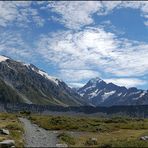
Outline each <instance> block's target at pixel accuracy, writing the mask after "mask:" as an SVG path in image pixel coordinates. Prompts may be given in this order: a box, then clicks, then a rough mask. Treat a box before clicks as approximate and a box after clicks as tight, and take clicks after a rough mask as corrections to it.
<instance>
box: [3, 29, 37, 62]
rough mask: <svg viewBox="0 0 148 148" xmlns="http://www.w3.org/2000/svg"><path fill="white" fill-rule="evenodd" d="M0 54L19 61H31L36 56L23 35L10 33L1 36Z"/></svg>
mask: <svg viewBox="0 0 148 148" xmlns="http://www.w3.org/2000/svg"><path fill="white" fill-rule="evenodd" d="M0 53H1V54H4V55H7V56H10V57H12V58H14V59H18V60H25V59H28V60H29V59H31V58H33V55H34V54H33V53H34V52H33V51H32V50H30V47H29V46H28V45H27V44H26V43H25V41H24V40H23V38H22V36H21V34H19V33H17V32H8V31H5V32H4V33H1V34H0Z"/></svg>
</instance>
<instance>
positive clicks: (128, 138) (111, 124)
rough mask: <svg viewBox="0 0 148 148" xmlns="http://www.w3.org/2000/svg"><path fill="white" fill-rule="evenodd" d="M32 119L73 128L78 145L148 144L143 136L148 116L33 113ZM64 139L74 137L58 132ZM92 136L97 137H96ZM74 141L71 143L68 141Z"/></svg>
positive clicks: (52, 126)
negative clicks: (143, 139) (97, 116)
mask: <svg viewBox="0 0 148 148" xmlns="http://www.w3.org/2000/svg"><path fill="white" fill-rule="evenodd" d="M30 119H31V120H32V122H34V123H36V124H38V125H39V126H40V127H42V128H44V129H48V130H60V131H61V130H62V131H64V132H68V131H73V132H74V133H78V134H77V136H71V138H72V139H73V138H74V141H75V146H79V147H81V146H99V147H148V142H145V141H141V140H140V137H141V136H143V135H148V119H138V118H130V117H112V118H86V117H69V116H39V115H32V116H30ZM59 137H60V139H61V140H62V141H65V143H68V142H69V141H71V140H70V139H71V138H69V136H67V135H65V134H62V135H61V136H59ZM92 138H94V139H95V138H96V139H98V141H93V140H92ZM68 144H70V145H72V143H68Z"/></svg>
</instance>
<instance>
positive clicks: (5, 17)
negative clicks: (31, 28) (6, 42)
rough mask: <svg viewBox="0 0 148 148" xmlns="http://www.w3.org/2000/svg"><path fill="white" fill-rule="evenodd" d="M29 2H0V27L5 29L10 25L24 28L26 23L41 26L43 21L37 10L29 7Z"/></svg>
mask: <svg viewBox="0 0 148 148" xmlns="http://www.w3.org/2000/svg"><path fill="white" fill-rule="evenodd" d="M31 3H32V2H31V1H30V2H29V1H26V2H25V1H24V2H23V1H20V2H19V1H9V2H5V1H0V26H3V27H6V26H8V25H10V24H11V23H15V24H16V25H18V26H21V27H22V26H23V27H26V26H27V23H35V24H36V25H38V26H42V25H43V23H44V19H43V18H41V17H40V15H39V13H38V10H37V9H33V8H32V7H31Z"/></svg>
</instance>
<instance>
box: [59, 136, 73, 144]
mask: <svg viewBox="0 0 148 148" xmlns="http://www.w3.org/2000/svg"><path fill="white" fill-rule="evenodd" d="M57 137H58V139H59V140H60V141H61V142H62V143H66V144H68V145H75V139H74V137H72V136H71V135H69V134H67V133H61V134H59V135H58V136H57Z"/></svg>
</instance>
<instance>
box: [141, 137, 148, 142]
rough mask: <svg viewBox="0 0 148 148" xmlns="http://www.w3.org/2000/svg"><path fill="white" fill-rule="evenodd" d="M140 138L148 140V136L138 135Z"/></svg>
mask: <svg viewBox="0 0 148 148" xmlns="http://www.w3.org/2000/svg"><path fill="white" fill-rule="evenodd" d="M140 140H143V141H148V136H142V137H140Z"/></svg>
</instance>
